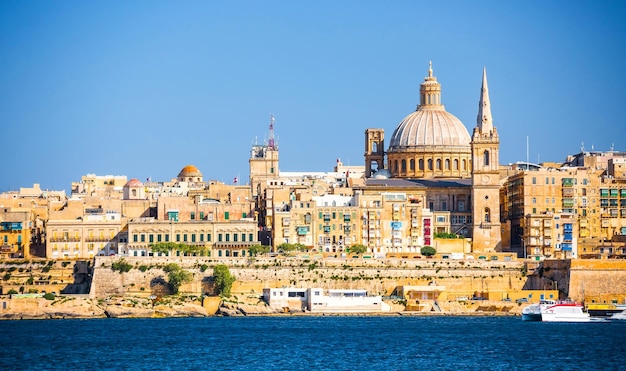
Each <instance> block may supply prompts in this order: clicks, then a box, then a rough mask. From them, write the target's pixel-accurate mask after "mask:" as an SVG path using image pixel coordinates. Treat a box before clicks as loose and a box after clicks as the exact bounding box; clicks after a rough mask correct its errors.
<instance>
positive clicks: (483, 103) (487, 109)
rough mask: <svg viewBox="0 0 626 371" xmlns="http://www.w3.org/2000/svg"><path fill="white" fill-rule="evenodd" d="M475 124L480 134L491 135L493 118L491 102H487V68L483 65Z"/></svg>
mask: <svg viewBox="0 0 626 371" xmlns="http://www.w3.org/2000/svg"><path fill="white" fill-rule="evenodd" d="M476 121H477V122H476V126H477V127H478V130H479V132H480V134H482V135H491V133H492V132H493V120H492V118H491V103H490V102H489V88H488V87H487V68H485V67H483V86H482V87H481V88H480V100H479V102H478V117H477V120H476Z"/></svg>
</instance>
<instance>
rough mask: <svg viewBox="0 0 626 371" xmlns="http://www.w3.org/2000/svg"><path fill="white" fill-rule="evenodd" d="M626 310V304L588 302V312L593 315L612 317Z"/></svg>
mask: <svg viewBox="0 0 626 371" xmlns="http://www.w3.org/2000/svg"><path fill="white" fill-rule="evenodd" d="M624 310H626V304H614V303H611V304H607V303H591V304H587V312H589V315H590V316H591V317H611V316H612V315H613V314H615V313H620V312H623V311H624Z"/></svg>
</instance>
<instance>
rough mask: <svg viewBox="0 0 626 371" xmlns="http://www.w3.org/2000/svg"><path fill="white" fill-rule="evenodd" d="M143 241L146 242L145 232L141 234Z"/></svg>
mask: <svg viewBox="0 0 626 371" xmlns="http://www.w3.org/2000/svg"><path fill="white" fill-rule="evenodd" d="M141 242H146V235H145V234H143V233H142V234H141Z"/></svg>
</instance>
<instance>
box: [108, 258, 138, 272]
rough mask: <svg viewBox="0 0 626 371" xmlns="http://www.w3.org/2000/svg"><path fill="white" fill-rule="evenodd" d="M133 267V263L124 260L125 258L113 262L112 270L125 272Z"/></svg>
mask: <svg viewBox="0 0 626 371" xmlns="http://www.w3.org/2000/svg"><path fill="white" fill-rule="evenodd" d="M131 269H133V266H132V264H130V263H128V262H127V261H126V260H124V258H122V259H120V260H118V261H116V262H113V263H112V264H111V270H112V271H113V272H120V273H124V272H130V270H131Z"/></svg>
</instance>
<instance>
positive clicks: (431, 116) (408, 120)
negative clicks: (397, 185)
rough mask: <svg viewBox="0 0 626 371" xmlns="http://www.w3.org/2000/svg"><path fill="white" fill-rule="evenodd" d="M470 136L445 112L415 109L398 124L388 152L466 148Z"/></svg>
mask: <svg viewBox="0 0 626 371" xmlns="http://www.w3.org/2000/svg"><path fill="white" fill-rule="evenodd" d="M469 145H470V136H469V133H468V131H467V129H466V128H465V126H464V125H463V123H462V122H461V120H459V119H458V118H456V117H455V116H454V115H453V114H451V113H448V112H446V111H445V110H443V109H441V110H432V109H419V108H418V109H417V111H415V112H413V113H411V114H410V115H408V116H407V117H405V118H404V120H402V122H400V124H399V125H398V127H396V130H395V131H394V132H393V135H392V136H391V141H390V143H389V150H390V151H393V150H396V149H397V150H402V149H407V148H415V147H425V146H467V147H468V148H469Z"/></svg>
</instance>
